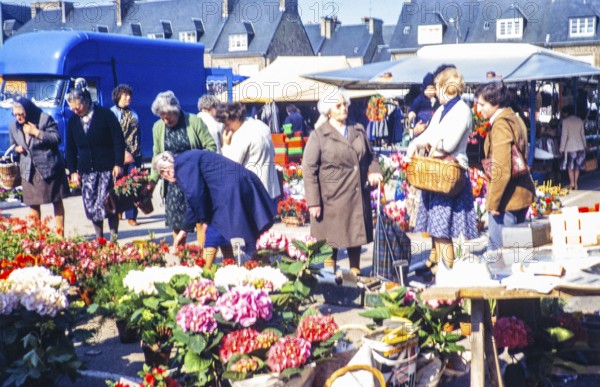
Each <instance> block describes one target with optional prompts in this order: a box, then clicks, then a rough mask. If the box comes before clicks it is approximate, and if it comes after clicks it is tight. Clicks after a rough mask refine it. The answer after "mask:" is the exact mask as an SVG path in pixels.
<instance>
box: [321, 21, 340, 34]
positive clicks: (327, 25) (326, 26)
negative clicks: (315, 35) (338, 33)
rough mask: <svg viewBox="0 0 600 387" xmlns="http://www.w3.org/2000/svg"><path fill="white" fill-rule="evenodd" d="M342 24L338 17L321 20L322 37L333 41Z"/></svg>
mask: <svg viewBox="0 0 600 387" xmlns="http://www.w3.org/2000/svg"><path fill="white" fill-rule="evenodd" d="M340 24H342V23H340V21H339V20H338V18H337V17H336V16H332V17H328V16H326V17H323V18H321V36H322V37H324V38H325V39H331V36H332V35H333V31H335V28H336V27H337V26H338V25H340Z"/></svg>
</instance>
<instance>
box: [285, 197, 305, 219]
mask: <svg viewBox="0 0 600 387" xmlns="http://www.w3.org/2000/svg"><path fill="white" fill-rule="evenodd" d="M307 211H308V205H307V204H306V199H304V198H303V199H300V200H297V199H294V198H293V197H291V196H288V197H287V198H285V199H283V200H280V201H279V203H278V204H277V213H279V215H280V216H282V217H285V216H290V217H300V216H304V214H305V213H306V212H307Z"/></svg>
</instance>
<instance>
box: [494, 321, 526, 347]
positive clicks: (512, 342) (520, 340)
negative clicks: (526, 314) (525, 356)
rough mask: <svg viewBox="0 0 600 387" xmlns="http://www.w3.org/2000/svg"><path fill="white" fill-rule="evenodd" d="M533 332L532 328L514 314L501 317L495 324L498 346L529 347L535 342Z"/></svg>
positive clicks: (495, 336)
mask: <svg viewBox="0 0 600 387" xmlns="http://www.w3.org/2000/svg"><path fill="white" fill-rule="evenodd" d="M532 334H533V332H532V331H531V328H529V326H527V324H525V323H524V322H523V321H521V320H519V319H518V318H516V317H514V316H512V317H500V318H499V319H498V320H497V321H496V324H494V338H495V339H496V345H497V346H498V347H506V348H524V347H527V346H528V345H529V344H532V343H533V336H532ZM530 341H531V343H530Z"/></svg>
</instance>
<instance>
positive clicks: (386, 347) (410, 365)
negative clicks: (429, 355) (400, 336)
mask: <svg viewBox="0 0 600 387" xmlns="http://www.w3.org/2000/svg"><path fill="white" fill-rule="evenodd" d="M383 336H384V332H382V331H377V332H374V333H372V334H370V335H367V336H365V337H363V343H364V344H365V345H366V346H368V347H369V348H371V354H372V356H373V362H374V365H375V367H377V368H378V369H379V370H380V371H381V372H382V373H383V375H384V376H385V379H386V381H387V386H403V387H414V386H415V381H416V374H417V356H418V355H419V338H418V335H417V334H413V335H410V336H407V337H408V338H407V340H406V341H402V342H400V343H396V344H386V343H384V342H382V341H381V339H382V338H383Z"/></svg>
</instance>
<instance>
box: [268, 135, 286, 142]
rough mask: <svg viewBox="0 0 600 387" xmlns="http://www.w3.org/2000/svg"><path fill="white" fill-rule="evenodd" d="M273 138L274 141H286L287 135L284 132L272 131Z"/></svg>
mask: <svg viewBox="0 0 600 387" xmlns="http://www.w3.org/2000/svg"><path fill="white" fill-rule="evenodd" d="M271 139H273V143H276V142H277V143H285V139H286V135H285V134H283V133H271Z"/></svg>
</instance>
